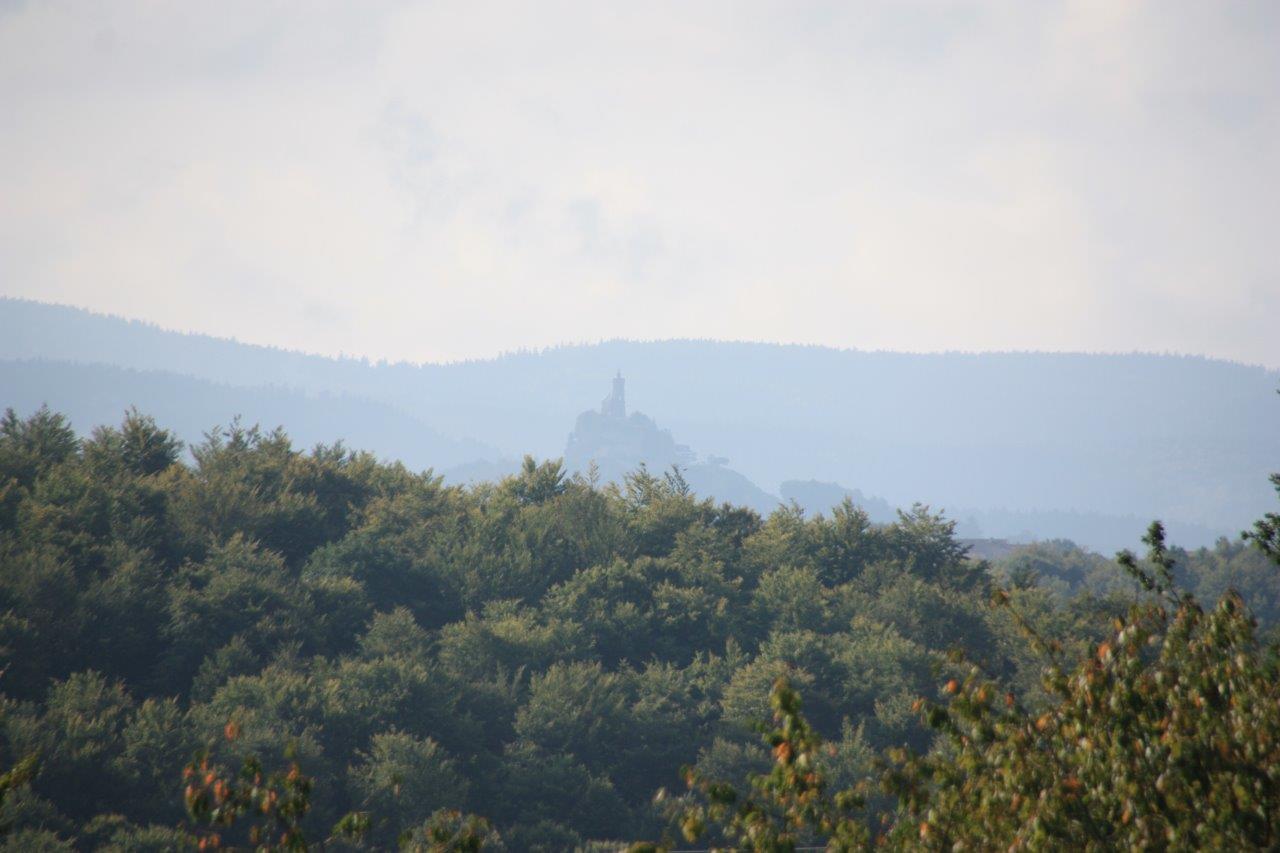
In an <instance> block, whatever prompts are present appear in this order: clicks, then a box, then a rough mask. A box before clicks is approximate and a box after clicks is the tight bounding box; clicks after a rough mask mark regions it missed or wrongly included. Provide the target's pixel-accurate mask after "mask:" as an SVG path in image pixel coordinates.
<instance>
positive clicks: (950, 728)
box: [641, 523, 1280, 851]
mask: <svg viewBox="0 0 1280 853" xmlns="http://www.w3.org/2000/svg"><path fill="white" fill-rule="evenodd" d="M1144 541H1146V543H1147V544H1148V546H1149V547H1150V551H1149V554H1148V557H1147V560H1146V562H1145V563H1140V562H1139V561H1138V560H1137V559H1136V558H1135V557H1133V555H1131V554H1128V553H1122V554H1121V555H1120V557H1119V562H1120V565H1121V566H1122V567H1123V568H1124V569H1125V570H1126V571H1128V572H1129V573H1130V574H1131V575H1132V576H1133V577H1134V578H1135V580H1136V581H1137V582H1138V583H1139V584H1140V586H1141V587H1142V588H1143V589H1144V590H1145V591H1146V596H1145V597H1144V598H1143V599H1142V601H1141V602H1140V603H1138V604H1135V605H1134V607H1133V608H1132V609H1131V611H1130V612H1129V614H1128V616H1127V618H1124V619H1117V620H1116V621H1115V623H1114V625H1113V626H1112V627H1113V629H1114V630H1113V631H1112V632H1111V634H1110V636H1109V637H1108V638H1107V639H1105V640H1104V641H1103V642H1102V643H1101V644H1099V645H1098V646H1097V648H1096V649H1095V650H1094V651H1093V652H1092V653H1091V654H1089V655H1088V656H1087V657H1086V658H1085V659H1083V660H1080V661H1078V662H1076V663H1075V665H1074V666H1073V667H1070V668H1068V667H1067V666H1066V664H1065V662H1064V661H1062V660H1061V655H1062V653H1061V651H1060V648H1059V647H1058V645H1057V644H1056V643H1054V642H1052V641H1050V640H1046V639H1045V638H1043V637H1040V636H1038V635H1037V634H1036V633H1035V632H1034V631H1033V630H1032V628H1031V627H1030V625H1029V624H1027V623H1026V622H1025V621H1023V626H1024V628H1025V630H1026V631H1027V633H1028V637H1029V639H1030V640H1031V641H1032V643H1033V644H1034V645H1035V646H1037V647H1038V648H1039V649H1040V650H1041V651H1042V652H1043V653H1044V654H1045V655H1046V658H1047V660H1046V664H1047V665H1046V667H1045V670H1044V678H1043V683H1044V687H1045V689H1046V691H1047V692H1048V694H1049V695H1050V697H1051V699H1050V701H1049V702H1048V703H1047V705H1045V706H1042V707H1040V708H1037V709H1031V708H1027V707H1024V706H1023V705H1022V704H1021V703H1020V702H1019V701H1018V700H1017V698H1016V697H1015V696H1013V695H1012V694H1011V693H1008V692H1006V691H1004V690H1003V689H1002V688H1001V686H1000V685H998V684H997V683H995V682H994V680H992V679H990V678H987V677H986V676H985V675H984V674H983V672H982V671H981V670H980V669H979V668H978V667H976V666H975V667H972V668H971V669H970V670H969V673H968V675H967V677H965V678H964V679H963V681H958V680H957V681H949V682H947V684H946V685H945V686H944V687H943V689H942V690H941V691H940V693H941V694H942V696H943V697H944V698H943V700H942V701H941V702H939V703H934V702H931V701H926V700H924V699H921V700H918V701H917V703H916V705H915V707H916V710H917V711H919V712H920V713H921V714H922V715H923V716H924V718H925V720H926V721H927V722H928V724H929V725H930V726H932V727H933V728H934V729H935V730H937V731H938V732H939V733H940V734H941V735H942V739H941V741H940V743H939V745H938V746H937V747H936V748H934V749H933V750H931V751H930V752H929V753H928V754H925V755H917V754H913V753H911V752H910V751H908V750H905V749H896V750H889V751H888V753H887V755H886V756H885V760H884V762H883V764H882V766H881V770H882V773H881V776H880V778H879V780H878V782H879V787H880V788H881V790H882V791H883V792H884V793H886V794H888V795H889V796H890V798H891V807H890V808H888V809H886V810H885V811H884V813H883V814H882V815H872V814H868V813H867V811H866V808H865V804H866V802H867V799H866V794H867V791H869V790H871V787H872V784H873V783H872V780H867V781H866V782H864V783H862V784H861V786H860V787H856V788H853V789H849V790H845V791H841V792H838V793H834V794H833V793H831V792H829V791H828V790H827V786H826V782H825V780H824V777H823V774H822V772H821V769H820V766H819V765H820V760H819V759H820V753H819V745H820V744H819V740H818V737H817V735H816V734H815V733H814V732H813V730H812V729H811V728H810V727H809V726H808V724H807V723H806V722H805V720H804V718H803V717H802V716H801V715H800V713H799V697H798V696H797V695H796V693H795V692H794V691H793V690H791V689H790V688H789V687H788V686H787V685H786V683H785V682H780V683H778V684H777V685H775V687H774V690H773V695H772V702H773V708H774V721H775V724H776V728H775V729H774V730H773V731H771V732H770V733H769V734H768V735H767V739H768V742H769V743H770V744H771V745H772V746H773V748H774V749H773V755H774V762H775V763H774V767H773V769H772V771H771V772H770V773H769V774H767V775H764V776H761V777H758V778H757V779H756V780H755V783H754V789H755V790H754V792H753V795H752V796H750V797H747V798H743V797H740V795H739V794H738V792H737V791H735V790H734V789H732V788H731V787H729V786H727V785H722V784H717V783H715V782H711V781H708V780H703V779H699V778H696V777H694V776H692V775H690V776H689V780H688V781H689V783H690V786H691V788H693V789H694V790H693V793H692V794H691V795H690V796H689V797H688V798H687V800H686V801H685V808H684V810H683V812H682V813H681V827H682V830H683V832H684V834H685V836H686V838H688V839H689V840H690V841H693V840H696V839H699V838H701V837H703V835H704V833H707V832H708V830H709V829H713V830H714V832H713V834H712V835H711V838H712V839H713V840H714V841H716V842H718V843H722V844H725V845H726V846H727V848H728V849H736V850H756V851H766V850H767V851H779V850H794V849H795V848H796V847H797V846H800V845H801V844H802V843H809V844H816V845H824V846H826V847H827V849H830V850H851V849H864V848H869V847H873V846H877V847H885V848H890V849H910V850H921V849H923V850H989V849H1002V850H1030V849H1046V848H1048V849H1068V848H1076V849H1081V850H1114V849H1153V848H1154V849H1179V850H1201V849H1203V850H1228V849H1232V850H1243V849H1276V848H1277V847H1280V678H1278V677H1277V676H1278V675H1280V672H1278V667H1277V653H1276V649H1275V648H1274V647H1272V648H1270V649H1266V648H1263V647H1261V645H1260V644H1259V642H1258V640H1257V638H1256V636H1255V625H1254V621H1253V619H1252V618H1251V617H1250V615H1249V614H1248V612H1247V611H1246V609H1245V607H1244V605H1243V602H1242V601H1241V599H1240V598H1239V596H1237V595H1236V594H1235V593H1228V594H1226V595H1225V596H1224V597H1223V598H1222V599H1221V600H1220V601H1219V603H1218V604H1217V606H1216V607H1214V608H1213V609H1212V610H1210V611H1208V612H1206V611H1205V610H1203V609H1202V608H1201V607H1200V606H1199V605H1198V604H1197V603H1196V602H1195V600H1194V599H1193V598H1192V597H1191V596H1190V595H1186V594H1178V593H1177V592H1176V591H1175V590H1174V586H1173V568H1174V565H1173V560H1172V558H1171V557H1170V555H1169V552H1168V551H1167V550H1166V549H1165V545H1164V531H1163V528H1162V527H1161V526H1160V525H1159V524H1158V523H1156V524H1153V525H1152V526H1151V529H1150V530H1149V531H1148V533H1147V536H1146V538H1145V540H1144ZM1008 602H1009V599H1008V597H1007V596H1006V595H1004V594H1002V593H997V594H996V596H995V600H994V603H995V604H996V605H998V606H1008ZM1015 618H1017V615H1016V614H1015ZM957 661H958V656H957ZM1068 670H1070V671H1068ZM880 827H884V829H883V831H881V832H879V834H877V835H875V836H874V837H873V836H872V833H873V832H876V831H877V830H879V829H880ZM653 846H655V845H650V847H653ZM641 849H643V848H641Z"/></svg>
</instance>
